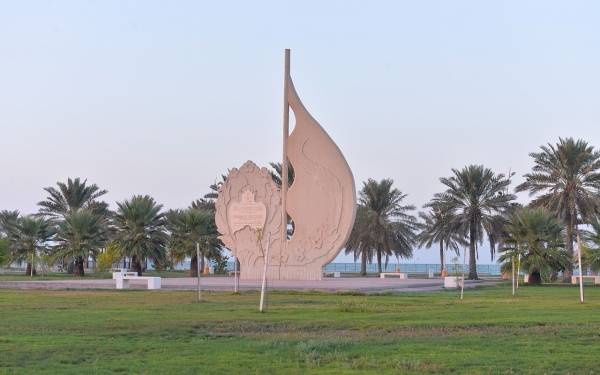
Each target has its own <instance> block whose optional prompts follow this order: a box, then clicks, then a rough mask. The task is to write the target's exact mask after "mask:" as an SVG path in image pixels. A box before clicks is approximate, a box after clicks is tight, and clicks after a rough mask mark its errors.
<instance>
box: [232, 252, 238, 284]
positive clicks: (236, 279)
mask: <svg viewBox="0 0 600 375" xmlns="http://www.w3.org/2000/svg"><path fill="white" fill-rule="evenodd" d="M237 263H238V257H237V252H236V256H235V260H234V261H233V291H234V292H235V293H238V288H239V283H238V269H237Z"/></svg>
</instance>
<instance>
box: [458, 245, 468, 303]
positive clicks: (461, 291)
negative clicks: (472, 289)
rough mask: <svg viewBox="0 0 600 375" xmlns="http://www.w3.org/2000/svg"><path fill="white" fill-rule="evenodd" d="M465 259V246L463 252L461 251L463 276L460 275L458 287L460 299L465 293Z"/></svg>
mask: <svg viewBox="0 0 600 375" xmlns="http://www.w3.org/2000/svg"><path fill="white" fill-rule="evenodd" d="M466 259H467V247H466V246H465V251H463V275H462V285H461V286H460V299H463V294H464V293H465V264H466Z"/></svg>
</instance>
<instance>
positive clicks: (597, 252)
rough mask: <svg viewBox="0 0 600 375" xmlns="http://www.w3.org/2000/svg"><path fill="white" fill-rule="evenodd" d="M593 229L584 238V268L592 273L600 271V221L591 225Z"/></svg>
mask: <svg viewBox="0 0 600 375" xmlns="http://www.w3.org/2000/svg"><path fill="white" fill-rule="evenodd" d="M589 224H590V226H591V227H592V228H591V229H592V230H591V231H589V232H588V233H587V234H586V235H585V237H584V238H583V240H584V243H585V246H582V250H583V253H582V257H583V259H582V262H583V268H586V269H587V268H588V267H589V268H590V269H591V270H592V271H595V272H596V271H598V270H599V269H600V221H594V222H591V223H589Z"/></svg>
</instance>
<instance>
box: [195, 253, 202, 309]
mask: <svg viewBox="0 0 600 375" xmlns="http://www.w3.org/2000/svg"><path fill="white" fill-rule="evenodd" d="M196 263H197V268H198V301H202V292H201V289H200V243H199V242H196Z"/></svg>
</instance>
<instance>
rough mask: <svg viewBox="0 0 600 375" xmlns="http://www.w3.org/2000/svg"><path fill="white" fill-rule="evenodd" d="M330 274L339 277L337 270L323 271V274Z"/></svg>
mask: <svg viewBox="0 0 600 375" xmlns="http://www.w3.org/2000/svg"><path fill="white" fill-rule="evenodd" d="M327 275H331V276H333V277H340V273H339V271H323V276H327Z"/></svg>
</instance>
